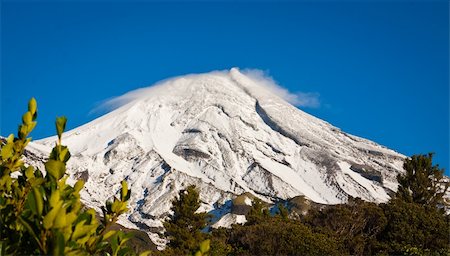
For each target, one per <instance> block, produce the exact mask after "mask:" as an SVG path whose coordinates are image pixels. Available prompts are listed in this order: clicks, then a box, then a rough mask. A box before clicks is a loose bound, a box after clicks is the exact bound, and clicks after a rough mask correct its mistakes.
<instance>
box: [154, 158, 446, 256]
mask: <svg viewBox="0 0 450 256" xmlns="http://www.w3.org/2000/svg"><path fill="white" fill-rule="evenodd" d="M404 169H405V171H406V172H405V174H404V175H399V177H398V182H399V184H400V186H399V189H398V192H397V193H396V194H395V195H394V196H393V197H392V199H391V200H390V201H389V202H387V203H384V204H379V205H378V204H375V203H371V202H365V201H363V200H361V199H359V198H351V199H349V201H348V203H346V204H339V205H330V206H324V207H317V208H313V209H311V210H310V211H309V212H308V213H307V214H305V215H296V214H292V213H290V210H289V209H287V208H286V207H285V206H284V205H283V204H279V205H278V206H277V213H276V214H274V215H271V214H270V212H269V206H268V205H266V204H264V203H263V202H261V201H259V200H254V201H253V204H252V207H251V209H250V211H249V213H248V214H247V216H246V218H247V222H246V223H245V224H244V225H239V224H236V225H233V226H232V228H230V229H226V228H220V229H213V230H211V231H210V232H209V233H205V232H202V230H203V229H204V228H205V227H206V224H207V221H206V217H207V216H206V215H205V214H204V213H196V212H195V211H196V209H198V207H199V199H198V192H197V191H196V190H195V188H194V187H192V186H191V187H189V188H188V189H187V190H185V191H182V192H181V194H180V197H179V199H177V200H176V201H174V206H173V207H172V210H173V212H174V215H173V216H172V217H171V218H170V219H169V220H168V222H166V223H165V225H164V226H165V227H166V233H165V235H166V238H168V239H169V244H168V248H167V249H166V250H165V251H163V252H161V254H162V255H191V254H193V253H195V252H196V251H197V250H198V244H199V242H201V241H203V240H205V239H210V241H211V242H210V243H211V247H210V251H209V255H449V254H450V240H449V236H450V233H449V231H450V230H449V228H450V226H449V220H450V219H449V216H448V215H447V214H446V213H445V206H446V205H445V202H444V198H443V196H444V193H445V191H446V190H447V187H448V183H443V182H440V181H442V179H443V170H441V169H439V167H438V166H433V165H432V154H428V155H415V156H412V157H411V158H409V159H406V160H405V163H404ZM193 206H194V207H193ZM181 216H183V217H181ZM180 219H183V221H180Z"/></svg>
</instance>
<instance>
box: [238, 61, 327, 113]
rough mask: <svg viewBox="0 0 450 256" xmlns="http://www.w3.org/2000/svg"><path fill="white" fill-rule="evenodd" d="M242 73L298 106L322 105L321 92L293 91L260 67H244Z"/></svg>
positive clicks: (315, 106) (314, 106)
mask: <svg viewBox="0 0 450 256" xmlns="http://www.w3.org/2000/svg"><path fill="white" fill-rule="evenodd" d="M241 73H243V74H244V75H246V76H247V77H249V78H251V79H252V80H253V81H255V82H256V83H258V84H259V85H262V86H264V87H265V88H266V89H267V90H269V91H270V92H272V93H273V94H275V95H277V96H278V97H280V98H282V99H284V100H285V101H287V102H289V103H291V104H292V105H295V106H297V107H308V108H318V107H320V94H319V93H316V92H300V91H296V92H291V91H289V90H288V89H287V88H285V87H282V86H281V85H279V84H278V83H277V82H276V81H275V80H274V79H273V77H271V76H270V75H269V74H268V73H267V72H265V71H263V70H260V69H244V70H241Z"/></svg>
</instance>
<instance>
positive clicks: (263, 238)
mask: <svg viewBox="0 0 450 256" xmlns="http://www.w3.org/2000/svg"><path fill="white" fill-rule="evenodd" d="M212 239H213V242H212V247H211V251H212V254H211V255H342V254H343V252H342V251H340V250H339V248H338V242H337V240H336V239H335V238H333V237H331V236H327V235H325V234H320V233H316V232H313V230H312V229H311V228H309V227H308V226H306V225H304V224H302V223H300V222H298V221H294V220H283V219H281V218H277V217H268V218H266V219H265V221H263V222H259V223H254V224H251V225H244V226H241V225H233V228H232V229H229V230H226V229H219V230H214V231H213V238H212ZM216 246H217V247H219V248H216ZM216 252H218V253H216ZM223 252H225V253H223Z"/></svg>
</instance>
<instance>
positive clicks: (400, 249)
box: [379, 199, 450, 255]
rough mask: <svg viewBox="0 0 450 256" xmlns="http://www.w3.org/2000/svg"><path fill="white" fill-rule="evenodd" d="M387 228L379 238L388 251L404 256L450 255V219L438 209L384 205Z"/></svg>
mask: <svg viewBox="0 0 450 256" xmlns="http://www.w3.org/2000/svg"><path fill="white" fill-rule="evenodd" d="M383 208H384V212H385V215H386V217H387V220H388V222H387V226H386V228H385V230H384V231H383V232H382V233H381V234H379V240H380V241H381V242H383V243H384V244H385V245H386V251H387V252H388V253H389V254H393V255H404V254H405V253H406V252H407V251H408V250H411V249H414V250H417V251H419V252H422V253H423V254H422V255H424V254H425V253H427V254H433V255H449V253H450V244H449V241H448V239H449V238H448V236H449V233H448V232H449V230H448V228H449V225H450V223H449V220H450V218H449V216H448V215H445V214H443V213H442V212H441V211H439V209H437V208H436V207H435V206H424V205H420V204H416V203H409V202H405V201H402V200H399V199H393V200H391V201H390V202H389V203H388V204H386V205H383Z"/></svg>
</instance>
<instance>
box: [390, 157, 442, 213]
mask: <svg viewBox="0 0 450 256" xmlns="http://www.w3.org/2000/svg"><path fill="white" fill-rule="evenodd" d="M432 162H433V154H432V153H429V154H428V155H413V156H412V157H411V158H409V159H406V160H405V163H404V165H403V169H405V174H399V175H398V177H397V180H398V182H399V187H398V191H397V193H396V198H398V199H400V200H403V201H405V202H409V203H417V204H421V205H432V206H437V205H442V204H443V203H444V202H443V198H442V197H443V195H444V194H445V192H446V190H447V189H448V186H449V184H448V183H445V184H444V183H443V182H442V178H443V173H444V170H443V169H439V166H438V165H432Z"/></svg>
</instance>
